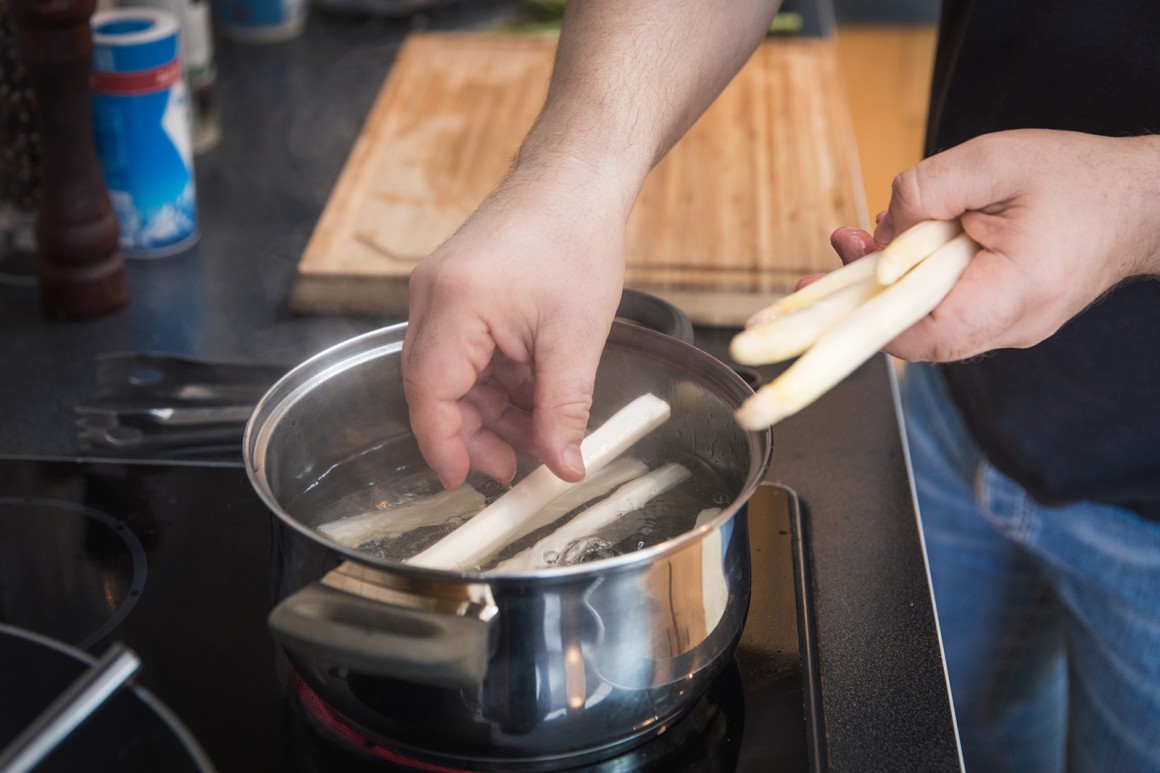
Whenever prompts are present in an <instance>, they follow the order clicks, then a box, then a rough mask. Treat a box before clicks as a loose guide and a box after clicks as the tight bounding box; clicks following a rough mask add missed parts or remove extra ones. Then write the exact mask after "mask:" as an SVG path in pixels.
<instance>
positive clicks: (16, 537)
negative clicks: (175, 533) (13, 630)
mask: <svg viewBox="0 0 1160 773" xmlns="http://www.w3.org/2000/svg"><path fill="white" fill-rule="evenodd" d="M13 511H14V512H13ZM33 515H35V517H36V520H35V521H29V520H27V519H28V518H29V517H30V516H33ZM46 517H48V518H53V519H54V520H53V521H46V520H44V519H45V518H46ZM22 518H23V519H25V520H24V522H23V523H21V522H20V519H22ZM62 518H63V520H62ZM78 518H79V519H81V520H78ZM94 526H96V527H97V528H96V529H94V528H93V527H94ZM0 534H3V535H5V537H6V538H5V539H3V540H0V619H4V620H5V621H6V622H9V623H11V624H13V625H17V626H19V627H21V628H27V629H29V630H33V631H36V632H37V633H40V634H42V635H46V636H51V637H53V638H56V639H59V640H62V641H66V643H68V644H70V645H72V646H74V647H76V648H77V649H82V650H83V649H88V648H89V647H91V646H93V645H94V644H96V643H97V642H99V641H101V640H102V639H104V638H105V637H106V636H108V635H109V633H111V632H112V631H113V630H115V629H116V628H117V626H118V625H120V624H121V622H122V621H123V620H124V619H125V618H126V617H127V616H128V614H129V613H130V612H131V611H132V609H133V607H134V606H136V604H137V601H138V599H140V597H141V593H142V591H143V590H144V588H145V581H146V578H147V575H148V563H147V559H146V555H145V548H144V546H143V545H142V544H141V541H140V540H139V539H138V538H137V535H135V534H134V533H133V531H132V530H131V529H130V528H129V527H128V526H126V525H125V524H124V523H122V522H121V521H118V520H117V519H115V518H113V517H112V516H110V515H108V514H107V513H105V512H102V511H101V510H97V509H96V508H92V507H88V506H87V505H82V504H78V503H76V502H69V501H65V500H59V499H51V498H46V497H35V496H16V497H0ZM46 535H47V536H46ZM46 544H47V546H48V548H49V550H47V551H44V550H39V549H42V548H44V546H45V545H46ZM20 548H24V549H25V550H24V551H23V552H20V553H18V551H19V550H20ZM65 550H71V551H72V555H71V556H68V558H69V559H71V560H72V561H73V563H72V564H69V565H68V568H69V569H73V570H75V569H76V566H77V564H76V560H75V559H76V558H77V557H78V556H82V557H84V558H85V559H86V563H85V564H84V566H85V568H86V570H87V571H88V574H87V575H86V577H88V578H91V577H92V576H93V575H96V576H97V577H98V578H99V579H101V580H103V582H102V583H100V585H99V587H98V588H97V589H91V588H89V585H90V583H87V582H85V581H84V580H85V578H81V577H77V576H69V577H65V576H64V569H65V566H63V565H62V566H60V567H50V566H46V565H45V564H46V562H49V561H52V560H53V559H54V558H57V557H60V556H59V554H60V553H61V552H62V551H65ZM46 554H48V555H46ZM37 564H40V565H37ZM13 565H15V566H16V568H15V571H14V572H13V571H12V570H9V569H8V568H9V567H11V566H13ZM26 567H27V568H31V571H32V573H33V574H37V573H38V572H40V573H41V574H40V575H39V576H38V577H37V579H38V580H40V579H43V577H44V574H43V573H45V572H51V571H52V569H54V568H55V569H59V570H60V571H57V572H56V578H55V579H56V580H57V584H56V585H57V587H58V588H61V590H62V591H63V590H67V591H68V592H67V593H65V592H62V593H60V594H58V595H59V596H61V598H54V599H52V600H51V601H52V602H53V603H54V604H56V606H57V607H59V608H63V609H66V610H67V609H68V607H69V605H74V606H75V605H76V604H77V603H78V602H79V603H80V604H82V605H87V609H86V610H85V611H87V612H89V615H88V619H89V622H88V623H87V624H86V625H84V627H83V628H82V629H80V630H79V631H77V630H73V631H72V632H63V631H61V630H54V628H55V625H56V624H54V623H53V621H51V620H48V619H47V618H45V617H42V616H38V615H37V613H36V611H35V610H31V609H27V608H25V609H24V611H21V610H20V609H18V610H17V611H16V613H15V616H13V613H12V610H11V607H12V606H13V602H12V599H11V597H10V596H8V594H6V593H5V592H4V590H5V587H4V586H5V585H6V584H7V583H6V582H5V580H6V579H7V580H12V579H14V578H13V577H12V576H11V575H12V574H14V573H15V574H17V576H19V573H20V572H21V570H22V568H26ZM25 580H27V577H25ZM65 584H68V586H69V587H68V588H67V589H65V588H64V587H63V586H64V585H65ZM52 585H53V583H51V582H47V583H41V582H38V583H37V584H36V587H34V588H33V589H31V590H29V589H28V588H27V587H16V588H15V589H14V590H16V592H17V593H19V594H21V595H24V594H31V595H32V596H35V595H36V594H37V593H42V592H45V588H46V587H48V586H52ZM93 590H97V591H98V594H97V595H98V596H99V597H98V598H96V599H93V598H92V596H93ZM86 591H87V595H88V596H89V597H90V598H88V599H87V600H86V599H85V598H84V596H85V595H86ZM48 592H52V589H51V588H50V589H49V591H48ZM30 606H31V605H30ZM97 608H99V611H98V610H97ZM22 616H23V617H26V618H28V619H24V620H22V619H20V618H21V617H22ZM62 617H67V618H69V620H70V623H71V621H72V620H75V619H77V615H76V614H75V610H72V611H69V612H66V613H65V614H64V615H62ZM97 618H103V619H101V620H100V622H97V621H96V620H97ZM62 633H63V634H64V635H62Z"/></svg>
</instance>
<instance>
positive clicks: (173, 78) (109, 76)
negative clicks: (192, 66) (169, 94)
mask: <svg viewBox="0 0 1160 773" xmlns="http://www.w3.org/2000/svg"><path fill="white" fill-rule="evenodd" d="M179 80H181V62H180V60H177V59H174V60H173V61H172V62H169V63H168V64H163V65H161V66H160V67H154V68H152V69H150V70H138V71H137V72H105V71H102V70H94V71H93V74H92V88H93V91H95V92H97V93H98V94H106V95H111V96H120V97H133V96H137V95H138V94H150V93H152V92H154V91H161V90H163V89H167V88H169V87H170V86H172V85H173V84H175V83H177V82H178V81H179Z"/></svg>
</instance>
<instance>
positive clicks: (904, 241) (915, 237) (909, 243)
mask: <svg viewBox="0 0 1160 773" xmlns="http://www.w3.org/2000/svg"><path fill="white" fill-rule="evenodd" d="M962 232H963V226H962V224H961V223H959V221H958V220H924V221H923V222H921V223H916V224H914V225H913V226H911V227H910V228H907V229H906V230H905V231H903V232H902V233H900V234H899V235H898V236H896V237H894V239H893V240H892V241H891V242H890V244H888V245H886V246H885V247H883V248H882V251H881V253H880V254H879V257H878V282H879V284H884V285H890V284H894V283H895V282H897V281H898V280H899V279H900V278H901V277H902V275H903V274H905V273H906V272H907V271H909V270H910V269H912V268H914V267H915V266H916V265H918V263H919V261H921V260H923V259H924V258H926V257H927V256H929V255H931V254H933V253H934V251H935V250H937V249H939V248H940V247H942V246H943V245H944V244H946V243H947V242H949V241H950V240H951V239H953V238H955V237H956V236H958V235H959V234H961V233H962Z"/></svg>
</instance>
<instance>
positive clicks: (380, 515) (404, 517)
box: [318, 485, 487, 548]
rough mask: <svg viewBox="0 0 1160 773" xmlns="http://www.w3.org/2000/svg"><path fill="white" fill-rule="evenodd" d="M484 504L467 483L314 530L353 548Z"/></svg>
mask: <svg viewBox="0 0 1160 773" xmlns="http://www.w3.org/2000/svg"><path fill="white" fill-rule="evenodd" d="M485 504H487V501H486V500H485V499H484V496H483V494H481V493H479V492H478V491H476V490H475V489H474V488H472V487H471V486H468V485H463V486H460V487H459V488H457V489H455V490H454V491H440V492H439V493H438V494H432V495H431V496H429V497H423V498H421V499H416V500H415V501H413V502H408V503H407V504H404V505H397V506H394V507H388V508H386V509H385V510H375V511H374V512H370V513H365V514H363V515H353V516H350V517H349V518H340V519H338V520H336V521H331V522H329V523H324V524H322V525H321V526H319V527H318V530H319V531H320V532H322V533H323V534H325V535H326V536H327V537H329V538H330V539H332V540H334V541H335V542H337V543H339V544H340V545H346V546H347V547H351V548H357V547H358V546H359V545H365V544H366V543H368V542H370V541H371V540H376V539H380V538H382V537H397V536H399V535H400V534H405V533H406V532H408V531H410V530H412V529H416V528H418V527H420V526H429V525H431V524H434V523H439V522H440V521H446V520H447V519H449V518H452V517H454V516H463V515H466V516H471V515H474V514H475V513H478V512H479V511H480V510H482V509H483V506H484V505H485Z"/></svg>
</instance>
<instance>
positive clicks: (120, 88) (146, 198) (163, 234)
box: [92, 8, 198, 257]
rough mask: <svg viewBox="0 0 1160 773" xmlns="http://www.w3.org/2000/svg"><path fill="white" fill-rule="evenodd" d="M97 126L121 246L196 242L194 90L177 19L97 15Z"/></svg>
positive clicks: (177, 247) (139, 13)
mask: <svg viewBox="0 0 1160 773" xmlns="http://www.w3.org/2000/svg"><path fill="white" fill-rule="evenodd" d="M92 28H93V71H92V105H93V131H94V134H95V139H96V146H97V153H98V155H99V156H100V160H101V168H102V169H103V170H104V173H105V183H106V184H107V185H108V188H109V195H110V197H111V198H112V201H113V211H114V212H115V213H116V215H117V221H118V223H119V224H120V226H121V249H122V250H123V251H124V252H125V254H126V255H128V256H131V257H161V256H164V255H172V254H175V253H177V252H180V251H182V250H184V249H185V248H187V247H189V246H190V245H191V244H193V243H194V242H195V241H196V240H197V236H198V232H197V195H196V189H195V185H194V175H193V143H192V138H191V128H190V105H189V95H188V92H187V89H186V84H185V78H184V76H183V73H182V67H181V58H180V56H179V54H178V51H179V49H178V29H179V24H178V21H177V17H176V16H174V15H173V14H172V13H169V12H168V11H162V10H159V9H154V8H124V9H118V10H113V11H103V12H100V13H97V14H94V15H93V19H92Z"/></svg>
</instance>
